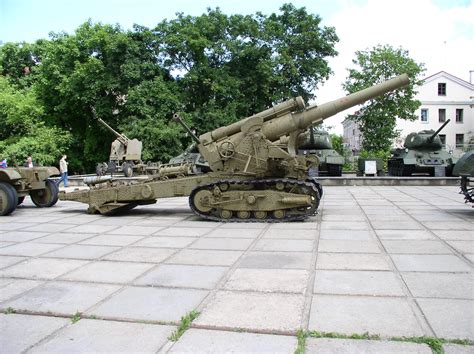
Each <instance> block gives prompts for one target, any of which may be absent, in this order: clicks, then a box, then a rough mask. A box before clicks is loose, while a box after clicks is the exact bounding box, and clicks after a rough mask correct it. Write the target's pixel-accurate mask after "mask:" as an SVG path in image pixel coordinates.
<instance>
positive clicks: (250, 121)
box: [60, 74, 409, 221]
mask: <svg viewBox="0 0 474 354" xmlns="http://www.w3.org/2000/svg"><path fill="white" fill-rule="evenodd" d="M408 82H409V79H408V76H407V75H406V74H404V75H401V76H399V77H396V78H394V79H391V80H388V81H386V82H383V83H381V84H378V85H375V86H373V87H369V88H367V89H364V90H362V91H359V92H356V93H353V94H350V95H348V96H346V97H343V98H340V99H337V100H334V101H331V102H328V103H325V104H322V105H320V106H310V107H307V108H304V106H305V104H304V101H303V99H302V98H301V97H297V98H293V99H291V100H289V101H286V102H283V103H281V104H279V105H276V106H274V107H272V108H270V109H267V110H265V111H263V112H260V113H257V114H255V115H253V116H251V117H248V118H245V119H243V120H240V121H238V122H236V123H233V124H230V125H228V126H226V127H220V128H217V129H215V130H213V131H211V132H207V133H205V134H203V135H201V136H200V137H199V138H198V137H197V136H195V135H194V134H193V133H192V131H191V130H190V129H189V128H187V127H186V125H185V124H184V123H183V126H184V127H185V128H186V129H187V130H188V133H189V134H190V135H191V136H192V138H193V140H194V141H195V143H196V145H197V148H198V150H199V152H200V153H201V155H202V156H203V158H204V159H205V160H206V161H207V162H208V163H209V168H210V170H211V172H208V173H202V174H194V173H193V172H192V171H193V169H192V166H191V165H187V164H186V163H185V164H183V165H182V166H178V165H176V166H163V167H161V168H159V170H158V172H157V174H156V175H154V176H150V177H149V178H148V179H147V180H145V181H134V182H133V181H131V182H123V181H114V180H113V178H110V177H107V179H106V180H101V178H100V177H96V178H95V180H94V181H89V182H88V183H89V184H90V185H91V187H90V189H89V190H82V191H74V192H70V193H62V194H61V195H60V199H62V200H72V201H78V202H82V203H87V204H89V208H88V212H90V213H96V212H99V213H101V214H112V213H116V212H119V211H123V210H129V209H132V208H134V207H136V206H137V205H144V204H152V203H155V202H156V200H157V199H159V198H167V197H176V196H189V205H190V207H191V209H192V211H193V212H194V213H196V214H197V215H199V216H201V217H203V218H205V219H209V220H216V221H289V220H302V219H304V218H306V217H308V216H310V215H313V214H315V213H316V211H317V208H318V206H319V202H320V198H321V195H322V188H321V186H320V185H319V183H317V181H316V180H315V179H310V178H309V177H308V170H309V169H310V168H313V167H314V166H315V165H316V164H317V163H318V161H317V158H315V157H314V156H299V155H298V154H297V140H298V139H297V138H298V136H299V135H300V134H301V133H302V132H304V131H305V130H306V129H308V127H310V126H311V125H312V124H315V123H318V122H322V121H323V120H324V119H326V118H329V117H331V116H333V115H334V114H336V113H338V112H341V111H343V110H345V109H347V108H349V107H352V106H355V105H358V104H361V103H363V102H365V101H367V100H369V99H372V98H374V97H377V96H379V95H383V94H384V93H387V92H390V91H393V90H395V89H398V88H402V87H404V86H406V85H407V84H408ZM174 119H175V120H177V121H182V120H181V118H180V117H179V115H178V114H175V115H174ZM285 135H289V139H288V145H287V148H286V149H282V148H281V147H279V144H278V139H279V138H280V137H282V136H285ZM102 178H103V177H102Z"/></svg>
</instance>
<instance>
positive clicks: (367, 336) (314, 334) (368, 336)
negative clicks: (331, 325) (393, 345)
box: [308, 331, 380, 340]
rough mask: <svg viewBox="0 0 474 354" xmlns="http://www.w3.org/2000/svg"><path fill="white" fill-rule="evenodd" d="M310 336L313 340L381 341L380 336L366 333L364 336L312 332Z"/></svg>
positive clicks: (309, 333)
mask: <svg viewBox="0 0 474 354" xmlns="http://www.w3.org/2000/svg"><path fill="white" fill-rule="evenodd" d="M308 335H309V336H310V337H313V338H341V339H366V340H380V336H379V335H378V334H370V333H369V332H365V333H362V334H359V333H353V334H342V333H337V332H318V331H310V332H308Z"/></svg>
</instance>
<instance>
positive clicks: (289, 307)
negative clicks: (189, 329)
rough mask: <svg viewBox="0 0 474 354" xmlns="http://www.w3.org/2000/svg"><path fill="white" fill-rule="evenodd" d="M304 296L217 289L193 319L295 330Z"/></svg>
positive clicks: (231, 325) (201, 322) (211, 323)
mask: <svg viewBox="0 0 474 354" xmlns="http://www.w3.org/2000/svg"><path fill="white" fill-rule="evenodd" d="M303 306H304V296H302V295H290V294H275V293H271V294H270V293H268V294H262V293H242V292H231V291H219V292H217V293H216V294H215V296H214V297H213V298H212V299H211V300H210V302H209V303H208V304H207V305H206V307H205V308H204V309H203V310H202V312H201V315H200V316H199V317H198V318H197V319H196V320H195V321H194V323H196V324H197V325H204V326H208V327H224V328H242V329H249V330H267V331H271V330H273V331H295V330H297V329H299V328H300V327H301V321H302V317H301V314H302V311H303Z"/></svg>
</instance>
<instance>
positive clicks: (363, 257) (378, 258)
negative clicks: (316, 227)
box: [316, 253, 390, 270]
mask: <svg viewBox="0 0 474 354" xmlns="http://www.w3.org/2000/svg"><path fill="white" fill-rule="evenodd" d="M316 269H353V270H390V265H389V263H388V262H387V260H386V258H385V257H384V256H383V255H382V254H363V253H320V254H319V255H318V260H317V262H316Z"/></svg>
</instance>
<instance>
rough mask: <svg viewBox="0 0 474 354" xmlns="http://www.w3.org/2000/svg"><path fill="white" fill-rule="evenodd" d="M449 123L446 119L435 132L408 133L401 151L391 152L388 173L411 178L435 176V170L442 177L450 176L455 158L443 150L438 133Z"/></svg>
mask: <svg viewBox="0 0 474 354" xmlns="http://www.w3.org/2000/svg"><path fill="white" fill-rule="evenodd" d="M449 122H450V119H448V120H447V121H446V122H444V123H443V125H441V127H439V128H438V129H437V130H436V131H434V130H422V131H420V132H417V133H410V134H408V136H407V137H406V139H405V143H404V145H403V146H404V148H403V149H394V150H392V156H391V157H390V159H389V160H388V163H387V165H388V173H389V174H390V175H392V176H411V175H412V174H414V173H425V174H429V175H431V176H434V175H435V171H436V169H437V170H438V171H440V174H441V175H443V176H451V173H452V170H453V167H454V164H455V163H456V158H454V157H453V156H452V155H451V154H450V153H448V152H447V151H445V150H443V143H442V142H441V139H440V138H439V133H440V132H441V130H443V129H444V127H445V126H446V125H447V124H448V123H449Z"/></svg>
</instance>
